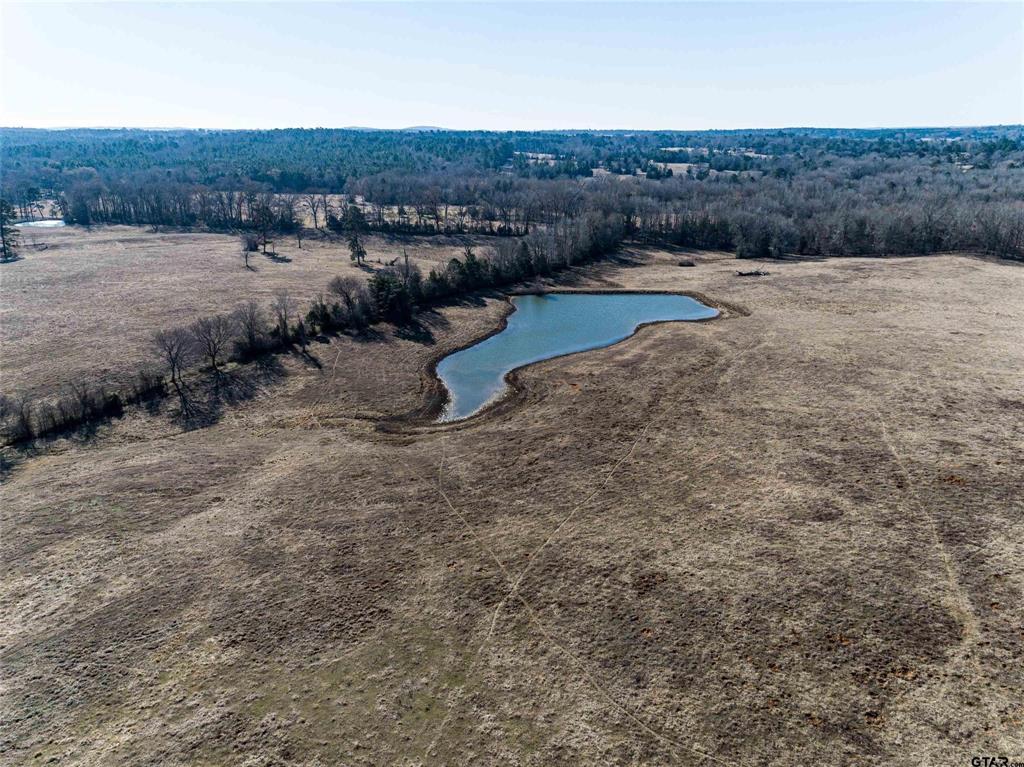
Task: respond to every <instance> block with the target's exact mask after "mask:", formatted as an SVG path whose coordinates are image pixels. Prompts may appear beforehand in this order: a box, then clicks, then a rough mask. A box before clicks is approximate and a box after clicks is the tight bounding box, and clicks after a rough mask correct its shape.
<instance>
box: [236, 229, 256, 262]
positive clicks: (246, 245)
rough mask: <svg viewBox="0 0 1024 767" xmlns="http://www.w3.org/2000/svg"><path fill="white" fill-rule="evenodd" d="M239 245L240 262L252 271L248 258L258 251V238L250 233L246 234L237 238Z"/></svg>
mask: <svg viewBox="0 0 1024 767" xmlns="http://www.w3.org/2000/svg"><path fill="white" fill-rule="evenodd" d="M239 245H240V246H241V251H242V260H243V261H244V262H245V268H246V269H252V267H251V266H250V265H249V256H251V255H252V254H253V253H255V252H256V251H257V250H259V247H260V239H259V237H258V236H257V235H255V234H253V233H252V232H246V233H245V234H243V235H242V236H241V237H240V238H239Z"/></svg>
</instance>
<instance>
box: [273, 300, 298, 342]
mask: <svg viewBox="0 0 1024 767" xmlns="http://www.w3.org/2000/svg"><path fill="white" fill-rule="evenodd" d="M273 309H274V319H275V320H276V324H277V335H278V337H279V338H280V339H281V343H285V344H286V343H288V341H289V338H290V328H291V322H292V315H293V314H294V313H295V301H294V299H292V297H291V296H290V295H289V294H288V291H287V289H285V288H280V289H278V290H276V291H274V304H273Z"/></svg>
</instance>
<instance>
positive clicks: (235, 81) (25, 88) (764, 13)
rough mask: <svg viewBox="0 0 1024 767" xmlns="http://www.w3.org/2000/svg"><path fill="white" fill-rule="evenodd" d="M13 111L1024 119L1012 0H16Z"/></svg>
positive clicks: (710, 122)
mask: <svg viewBox="0 0 1024 767" xmlns="http://www.w3.org/2000/svg"><path fill="white" fill-rule="evenodd" d="M0 27H2V53H0V56H2V70H0V78H2V79H0V124H2V125H6V126H13V125H17V126H35V127H53V126H142V127H179V126H180V127H212V128H264V127H286V126H302V127H314V126H322V127H342V126H347V125H363V126H373V127H384V128H396V127H404V126H410V125H440V126H444V127H449V128H490V129H537V128H637V129H654V128H665V129H669V128H674V129H694V128H740V127H782V126H797V125H801V126H802V125H814V126H845V127H862V126H910V125H977V124H993V123H1004V124H1005V123H1021V122H1024V2H1012V3H999V4H981V3H971V4H954V3H940V4H931V3H903V4H888V3H877V2H872V3H866V2H865V3H854V4H842V5H836V4H826V3H796V4H776V3H764V2H761V3H755V4H740V3H717V4H674V3H657V4H649V5H640V4H629V5H626V4H611V3H599V4H589V3H572V4H562V5H555V4H548V3H530V4H518V5H513V4H478V3H462V4H433V3H417V4H412V5H407V4H398V3H384V4H370V3H356V4H328V3H314V4H299V3H277V4H254V3H230V4H201V3H190V4H179V5H164V4H153V3H146V4H143V3H114V4H105V5H84V4H72V5H61V4H20V5H19V4H6V5H3V6H2V7H0Z"/></svg>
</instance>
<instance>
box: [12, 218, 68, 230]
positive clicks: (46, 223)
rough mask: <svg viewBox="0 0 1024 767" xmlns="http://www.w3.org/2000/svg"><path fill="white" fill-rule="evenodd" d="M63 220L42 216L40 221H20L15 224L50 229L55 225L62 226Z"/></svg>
mask: <svg viewBox="0 0 1024 767" xmlns="http://www.w3.org/2000/svg"><path fill="white" fill-rule="evenodd" d="M64 225H65V224H64V220H63V219H60V218H44V219H43V220H42V221H21V222H20V223H17V224H15V226H24V227H31V228H33V229H35V228H38V229H52V228H53V227H55V226H64Z"/></svg>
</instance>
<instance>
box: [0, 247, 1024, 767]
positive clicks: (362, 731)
mask: <svg viewBox="0 0 1024 767" xmlns="http://www.w3.org/2000/svg"><path fill="white" fill-rule="evenodd" d="M44 237H45V240H46V242H47V245H48V247H47V249H46V250H43V251H28V252H27V254H26V259H25V261H23V262H18V263H15V264H11V265H7V266H6V267H5V273H4V277H3V279H4V287H3V291H4V298H5V302H4V303H5V305H4V311H5V315H4V323H3V324H4V328H3V333H4V336H3V346H2V349H3V356H4V378H5V380H4V387H5V388H7V386H8V383H13V384H16V385H17V386H26V387H29V388H37V389H39V390H46V388H47V387H52V386H55V385H57V384H58V383H59V382H60V377H61V376H62V375H64V374H66V373H78V372H81V373H82V374H85V373H86V372H87V371H88V372H91V371H93V370H95V369H109V370H115V369H116V368H117V365H118V364H119V363H120V361H124V360H130V359H132V358H134V357H137V356H139V355H141V354H142V353H143V349H144V347H145V344H146V342H147V335H148V333H150V332H152V330H153V329H155V328H156V327H157V326H160V325H163V324H164V323H166V322H178V321H182V320H186V319H188V318H189V315H191V314H192V313H196V312H205V311H211V310H219V309H221V308H223V307H227V306H229V305H231V304H233V303H234V302H236V301H241V300H243V299H245V298H248V297H251V296H259V297H266V296H269V294H270V293H271V292H272V291H273V290H274V289H275V288H278V287H288V288H289V289H290V290H292V291H294V293H295V294H296V296H309V295H312V294H313V293H315V292H317V291H319V290H321V289H322V287H323V284H324V283H325V282H326V281H327V279H328V278H329V277H331V276H333V275H335V274H338V273H345V272H349V271H351V272H354V271H355V267H354V266H353V265H351V264H350V262H349V260H348V257H347V253H345V251H344V248H343V247H342V246H338V245H328V244H326V243H321V242H312V241H310V242H308V243H304V245H303V249H302V251H299V250H297V249H296V248H295V247H294V240H293V241H291V242H284V241H282V242H281V243H279V244H278V251H279V252H280V253H281V254H282V255H284V256H287V257H288V258H291V262H290V263H277V262H274V261H271V260H268V259H264V258H262V257H257V258H256V259H255V261H254V263H255V265H256V267H257V271H255V272H252V273H247V272H246V271H245V270H244V269H243V268H242V266H241V261H240V258H239V256H238V254H237V244H236V242H235V240H234V239H232V238H229V237H225V236H216V235H176V234H162V233H161V234H150V233H148V232H145V231H142V230H137V229H126V228H124V229H123V228H99V229H96V230H94V231H92V232H89V233H87V234H81V233H78V232H74V231H71V230H69V231H54V232H47V233H46V234H45V235H40V240H42V239H44ZM119 242H128V243H130V244H131V248H130V249H125V250H121V249H120V248H119V246H118V243H119ZM407 247H408V248H409V254H410V256H411V257H413V258H415V259H417V260H419V261H420V262H421V263H422V264H423V265H424V266H425V265H426V262H427V261H433V260H443V259H447V258H448V257H450V254H457V252H458V250H459V249H460V247H459V245H458V244H457V243H454V242H452V241H447V240H443V239H432V240H424V241H422V244H417V245H415V246H414V245H412V244H411V242H410V244H408V245H407ZM369 250H370V257H371V259H373V258H375V257H376V253H378V252H380V253H381V258H382V259H383V258H388V259H389V258H392V257H394V256H395V255H399V254H400V246H397V247H396V245H395V244H394V243H385V242H384V241H382V240H381V241H378V240H376V239H375V240H373V241H372V243H371V245H370V246H369ZM684 258H685V259H693V260H694V261H695V263H696V266H695V267H692V268H680V266H679V265H678V264H679V262H680V260H682V259H684ZM71 264H73V266H71ZM742 264H743V266H738V262H737V261H736V260H735V258H734V257H733V256H732V255H730V254H724V253H717V252H681V251H669V250H658V249H643V248H639V247H631V248H627V249H626V250H625V251H624V252H623V253H622V255H621V256H619V257H617V258H616V259H613V260H611V261H607V262H604V263H603V264H601V265H598V266H591V267H587V268H581V269H577V270H575V271H573V272H572V274H570V275H569V276H568V278H563V279H562V280H561V286H562V287H565V288H569V289H580V290H587V289H590V290H594V289H604V290H608V289H615V290H623V289H644V290H671V291H683V292H691V293H694V294H697V295H699V296H702V297H703V300H705V301H707V302H709V303H711V304H713V305H715V306H718V307H719V308H721V309H722V316H721V317H719V318H718V319H715V320H712V321H709V322H704V323H697V324H681V323H670V324H661V325H656V326H652V327H647V328H644V329H642V330H641V331H639V332H638V333H637V334H636V335H635V336H633V337H632V338H630V339H628V340H626V341H624V342H622V343H620V344H617V345H615V346H611V347H608V348H604V349H599V350H595V351H590V352H585V353H581V354H576V355H572V356H568V357H563V358H558V359H553V360H549V361H547V362H543V363H540V364H537V365H534V366H531V367H529V368H527V369H525V370H523V371H522V372H521V373H520V374H519V375H518V391H517V393H516V394H515V395H514V396H513V397H512V398H510V399H509V400H508V401H507V403H506V404H504V405H502V406H499V407H497V408H493V409H491V410H489V411H486V412H485V413H484V414H482V415H480V416H478V417H475V418H472V419H470V420H468V421H466V422H464V423H456V424H448V425H439V424H434V423H431V422H429V421H427V420H425V419H422V418H417V417H416V416H415V415H414V414H415V412H416V411H417V409H419V408H422V407H423V405H424V404H425V402H426V399H427V397H428V394H429V390H430V386H431V382H430V377H429V374H428V370H429V367H428V366H429V365H430V363H431V362H432V361H434V360H436V359H437V358H438V356H439V355H441V354H442V353H444V352H445V351H449V350H452V349H455V348H457V347H459V346H462V345H464V344H466V343H467V342H469V341H471V340H472V339H474V338H476V337H479V336H482V335H484V334H486V333H487V332H489V331H490V330H492V329H493V328H494V327H495V325H496V324H497V323H498V322H499V321H500V320H501V318H502V317H503V315H504V314H505V312H506V311H507V305H506V303H505V302H504V301H503V300H502V299H501V297H500V296H499V295H497V294H487V295H484V296H483V297H482V298H479V299H473V300H464V301H462V302H457V303H452V304H451V305H448V306H444V307H441V308H438V309H436V310H431V311H429V312H426V313H423V314H422V315H421V316H420V321H421V329H420V332H418V333H416V334H409V333H405V332H401V331H399V330H396V329H395V328H393V327H392V326H389V325H380V326H378V330H379V333H378V335H377V337H376V338H374V339H372V340H367V339H358V338H354V337H351V336H348V335H342V336H339V337H337V338H334V339H331V340H330V341H329V342H325V343H317V344H314V345H312V346H311V349H310V353H311V357H312V361H311V360H310V359H303V358H300V357H299V356H298V355H290V356H284V357H282V358H281V359H282V367H283V374H282V375H281V377H280V379H279V380H278V382H277V383H276V384H274V385H271V386H268V387H267V388H266V389H265V390H264V391H263V393H262V394H260V395H259V396H258V397H256V398H255V399H252V400H250V401H248V402H245V403H243V404H241V405H238V406H237V407H233V408H231V409H228V410H227V411H226V412H225V414H224V417H223V418H221V419H220V421H219V422H217V423H216V424H214V425H211V426H209V427H208V428H202V429H196V430H192V431H184V430H182V429H181V428H180V427H179V426H178V425H176V423H175V422H174V421H173V420H172V419H169V418H168V417H167V414H166V413H164V412H157V413H144V412H140V411H137V410H132V411H130V412H129V413H128V414H127V415H126V416H125V417H124V418H121V419H119V420H115V421H113V422H112V423H110V424H108V425H106V426H103V427H101V428H100V430H99V431H98V433H97V434H96V435H95V436H94V438H93V439H92V440H90V441H81V440H59V441H56V442H53V443H50V444H49V445H47V446H46V447H44V448H42V449H40V450H39V451H38V453H36V454H34V455H28V456H25V457H23V458H22V459H20V460H19V462H18V463H17V464H16V465H15V466H14V468H13V470H12V471H11V473H10V474H9V476H8V477H7V478H6V480H5V482H4V484H3V486H2V487H0V526H2V529H3V536H2V540H0V561H2V562H3V569H4V574H3V578H2V580H0V584H2V585H0V610H2V613H3V615H4V616H5V620H4V622H3V625H2V626H0V664H2V666H3V669H4V692H3V695H2V696H0V723H2V726H0V732H2V734H0V761H3V762H4V763H8V764H12V765H13V764H26V765H29V764H47V763H50V762H53V761H57V762H59V763H60V764H80V765H87V764H133V765H146V764H149V765H185V764H227V763H231V764H243V763H244V764H248V765H279V764H283V765H309V766H310V767H312V766H313V765H325V764H351V765H382V764H396V765H399V764H400V765H428V764H429V765H433V764H439V765H440V764H447V765H455V764H464V765H481V764H493V765H556V764H564V765H572V764H627V765H659V764H770V765H790V764H798V763H812V764H813V763H821V764H850V765H859V764H869V763H883V762H889V761H898V762H900V763H904V762H910V763H914V764H936V765H938V764H949V765H965V764H970V760H971V758H972V756H975V755H978V754H986V755H995V754H1003V755H1009V756H1011V757H1013V756H1020V755H1024V701H1022V698H1021V694H1020V691H1021V690H1022V689H1024V632H1022V629H1021V627H1022V626H1024V575H1022V572H1024V570H1022V567H1021V563H1022V557H1024V497H1022V492H1021V489H1022V488H1021V466H1022V461H1024V378H1022V376H1021V371H1022V370H1024V338H1022V336H1021V332H1020V329H1021V328H1022V327H1024V265H1021V264H1013V263H1011V262H1008V261H999V260H995V259H986V258H980V257H970V256H963V255H956V256H954V255H936V256H931V257H921V258H886V259H878V258H847V259H831V260H810V259H805V260H787V261H773V262H757V261H753V262H751V261H749V260H748V261H744V262H742ZM757 266H760V267H762V268H763V269H765V270H767V271H768V272H769V274H768V275H767V276H762V277H738V276H737V275H736V270H737V269H738V268H743V269H751V268H754V267H757ZM17 270H22V271H21V272H20V273H19V272H18V271H17ZM8 274H10V275H11V276H8ZM8 301H10V303H8ZM128 317H131V322H130V323H129V322H128V321H127V318H128ZM72 331H73V332H72ZM314 362H315V364H314Z"/></svg>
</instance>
